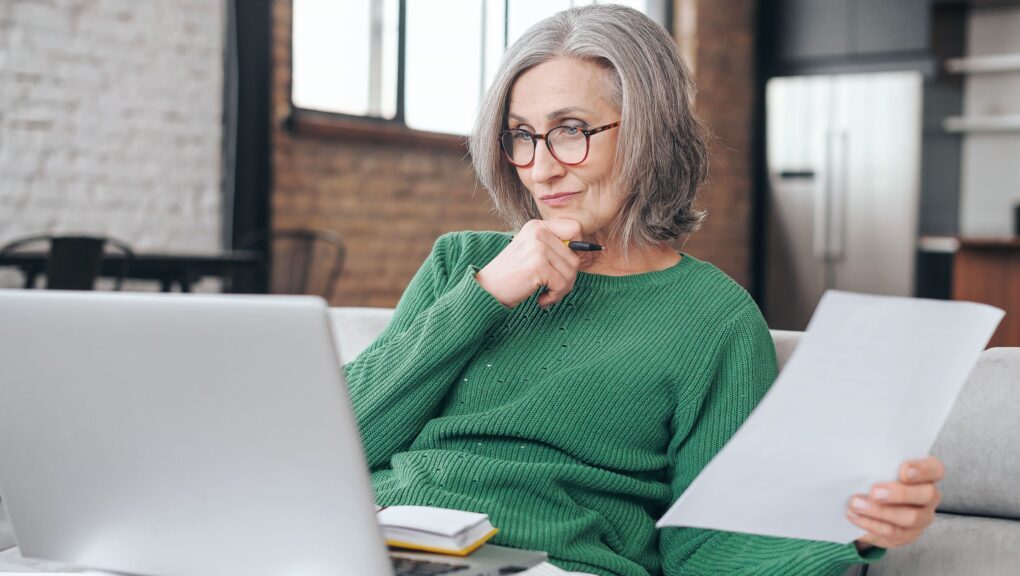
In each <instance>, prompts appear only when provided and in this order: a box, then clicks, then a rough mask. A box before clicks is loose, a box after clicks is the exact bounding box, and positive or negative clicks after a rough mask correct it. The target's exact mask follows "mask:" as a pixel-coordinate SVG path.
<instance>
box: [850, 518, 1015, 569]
mask: <svg viewBox="0 0 1020 576" xmlns="http://www.w3.org/2000/svg"><path fill="white" fill-rule="evenodd" d="M1018 545H1020V522H1016V521H1014V520H999V519H994V518H980V517H976V516H955V515H952V514H941V513H940V514H938V515H937V516H936V518H935V523H934V524H932V525H931V526H929V527H928V529H927V530H926V531H925V533H924V534H923V535H922V536H921V537H920V538H919V539H918V540H917V541H916V542H914V543H913V544H911V545H910V546H905V547H903V548H897V549H895V550H890V551H889V552H888V553H887V554H886V556H885V558H883V559H882V561H881V562H878V563H877V564H873V565H871V566H870V567H869V568H868V576H907V575H917V576H922V575H923V576H950V575H952V576H958V575H960V574H966V575H967V576H1002V575H1004V574H1016V573H1017V570H1018V564H1017V562H1018V560H1020V557H1018V555H1017V554H1018V552H1017V546H1018Z"/></svg>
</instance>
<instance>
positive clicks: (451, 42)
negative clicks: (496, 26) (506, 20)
mask: <svg viewBox="0 0 1020 576" xmlns="http://www.w3.org/2000/svg"><path fill="white" fill-rule="evenodd" d="M406 34H407V55H406V58H407V60H406V61H407V66H406V70H405V74H404V79H405V91H406V92H405V96H404V107H405V110H404V118H405V120H406V122H407V125H408V126H410V127H412V128H417V129H419V130H431V131H435V132H448V133H452V134H467V133H468V132H469V131H470V130H471V123H472V120H473V119H474V115H475V111H476V109H477V107H478V94H479V92H480V87H481V77H482V64H483V60H482V56H481V54H482V3H481V2H479V1H478V0H444V1H443V2H425V1H422V0H409V1H408V2H407V32H406Z"/></svg>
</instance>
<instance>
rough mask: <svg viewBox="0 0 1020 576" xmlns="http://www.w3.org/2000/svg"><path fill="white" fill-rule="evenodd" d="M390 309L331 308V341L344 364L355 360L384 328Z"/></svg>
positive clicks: (391, 310)
mask: <svg viewBox="0 0 1020 576" xmlns="http://www.w3.org/2000/svg"><path fill="white" fill-rule="evenodd" d="M391 316H393V309H392V308H347V307H344V308H331V309H330V319H331V320H332V323H333V341H334V343H335V344H336V346H337V350H338V351H339V353H340V359H341V360H342V361H343V363H344V364H346V363H347V362H350V361H351V360H353V359H355V358H356V357H357V356H358V354H361V352H362V350H364V349H365V348H368V345H369V344H371V343H372V341H373V340H375V338H376V336H378V335H379V333H380V332H382V331H383V328H386V325H387V324H389V322H390V317H391Z"/></svg>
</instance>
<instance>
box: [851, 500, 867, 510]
mask: <svg viewBox="0 0 1020 576" xmlns="http://www.w3.org/2000/svg"><path fill="white" fill-rule="evenodd" d="M850 505H851V506H853V507H854V508H856V509H858V510H867V509H868V503H867V501H865V500H864V498H857V497H854V498H852V499H851V500H850Z"/></svg>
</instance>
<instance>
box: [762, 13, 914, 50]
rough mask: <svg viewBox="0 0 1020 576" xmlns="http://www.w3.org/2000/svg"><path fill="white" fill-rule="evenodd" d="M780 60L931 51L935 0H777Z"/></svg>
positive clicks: (777, 35) (776, 20)
mask: <svg viewBox="0 0 1020 576" xmlns="http://www.w3.org/2000/svg"><path fill="white" fill-rule="evenodd" d="M773 6H774V9H775V10H776V15H775V19H774V20H773V22H774V23H775V26H776V30H775V32H776V45H777V48H778V55H779V58H780V60H782V61H786V62H791V61H794V62H796V61H805V60H807V61H810V60H830V61H831V60H849V61H853V60H856V59H860V58H868V59H873V58H876V57H878V58H890V59H894V58H897V57H903V56H904V55H910V54H911V53H913V54H914V55H916V54H917V53H923V52H926V51H927V50H928V49H929V46H930V39H929V35H930V28H931V0H895V1H891V0H774V1H773Z"/></svg>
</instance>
